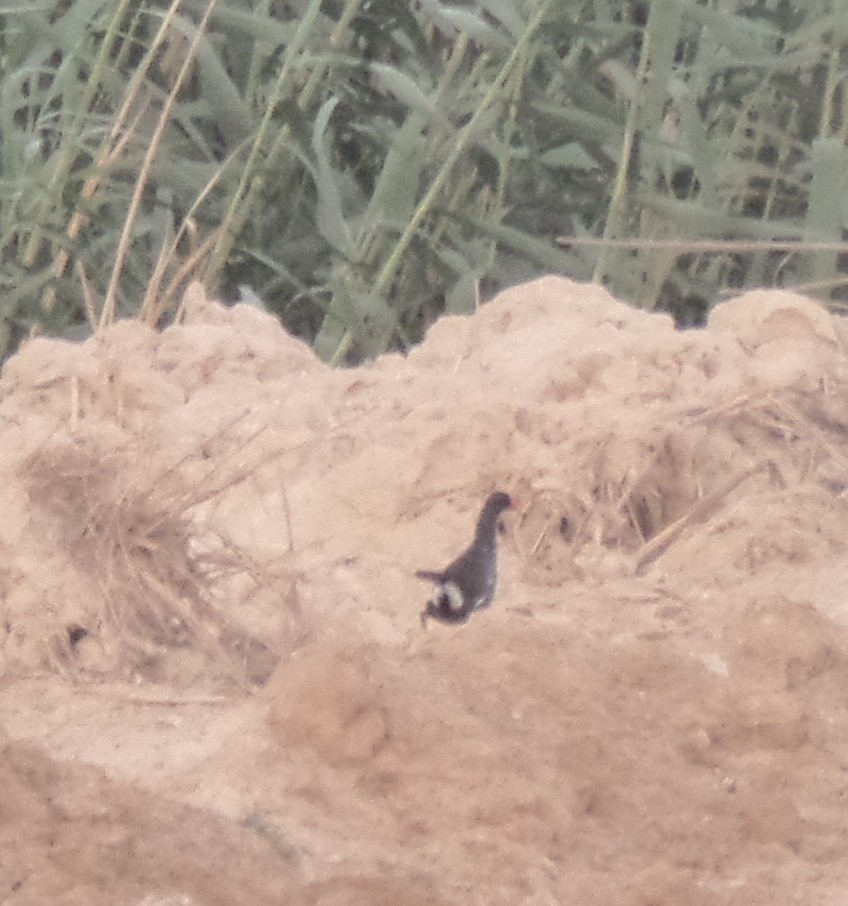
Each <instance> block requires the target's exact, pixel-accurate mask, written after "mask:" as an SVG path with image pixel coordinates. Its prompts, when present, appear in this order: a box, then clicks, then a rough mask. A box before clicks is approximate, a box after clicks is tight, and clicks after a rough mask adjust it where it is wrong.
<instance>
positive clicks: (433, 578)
mask: <svg viewBox="0 0 848 906" xmlns="http://www.w3.org/2000/svg"><path fill="white" fill-rule="evenodd" d="M415 577H416V579H426V580H427V581H428V582H441V581H442V580H443V579H444V576H443V575H442V574H441V573H437V572H433V571H432V570H429V569H417V570H416V571H415Z"/></svg>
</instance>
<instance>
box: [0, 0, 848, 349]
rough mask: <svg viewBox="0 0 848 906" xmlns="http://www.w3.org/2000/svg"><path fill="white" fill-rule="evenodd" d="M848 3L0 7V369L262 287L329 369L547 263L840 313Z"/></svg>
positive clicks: (648, 298)
mask: <svg viewBox="0 0 848 906" xmlns="http://www.w3.org/2000/svg"><path fill="white" fill-rule="evenodd" d="M846 62H848V0H829V2H825V0H810V2H808V3H805V4H793V3H790V2H788V0H752V2H751V0H746V2H742V0H653V2H647V0H642V2H635V0H633V2H629V0H477V2H470V0H469V2H463V0H453V2H452V3H451V4H448V3H441V2H439V0H417V2H413V0H287V2H286V0H217V2H216V0H173V2H172V3H171V4H170V5H169V6H168V5H166V4H165V3H163V2H158V3H157V2H154V0H142V2H131V0H60V2H54V0H50V2H47V0H44V2H40V0H31V2H19V3H14V2H11V3H7V4H5V5H4V6H3V7H2V8H0V66H2V102H0V256H1V257H2V268H0V279H2V287H0V355H7V354H8V353H9V352H10V351H11V350H12V349H14V347H15V345H16V343H17V342H18V341H19V340H20V338H21V337H22V336H25V335H27V334H28V333H29V332H30V331H32V330H33V329H38V330H44V331H47V332H51V333H57V334H67V335H76V333H78V332H80V331H82V330H85V329H96V328H97V327H98V325H103V324H108V323H110V322H111V321H112V320H113V319H114V318H116V317H122V316H128V315H137V316H138V317H141V318H143V319H144V320H145V321H147V322H148V323H150V324H163V323H167V322H168V321H169V320H170V319H172V318H174V317H175V316H177V315H178V311H179V301H180V298H181V295H182V292H183V290H184V288H185V286H186V285H187V283H188V282H189V281H190V280H193V279H199V280H201V281H202V282H203V283H204V285H205V286H206V288H207V290H208V291H209V292H210V293H218V294H221V295H222V296H223V297H224V298H235V297H236V296H237V287H238V286H240V285H247V286H250V287H252V289H253V290H254V291H255V292H256V293H257V294H258V295H259V297H261V299H262V300H263V301H264V302H265V304H266V305H267V307H268V308H269V309H271V310H273V311H274V312H276V313H278V314H279V315H280V317H281V318H282V319H283V321H284V323H285V324H286V325H287V327H288V328H289V329H290V330H291V331H293V332H295V333H297V334H299V335H300V336H303V337H304V338H306V339H307V340H308V341H309V342H310V343H312V344H313V346H314V347H315V349H316V350H317V352H318V353H319V354H320V355H321V356H322V357H324V358H325V359H327V360H328V361H332V362H346V361H357V360H361V359H363V358H366V357H368V356H372V355H375V354H377V353H379V352H382V351H384V350H386V349H390V348H395V349H397V348H401V349H402V348H406V347H408V346H409V345H410V344H411V343H414V342H416V341H417V340H418V339H420V337H421V334H422V332H423V330H424V329H425V328H426V326H427V325H428V324H429V323H431V322H432V320H433V319H435V318H436V317H438V315H439V314H441V313H442V312H445V311H448V312H467V311H471V310H473V308H474V306H475V305H476V304H477V301H478V300H479V298H480V297H481V295H482V296H483V297H488V296H489V295H490V294H491V293H492V292H493V291H495V290H497V289H500V288H502V287H503V286H506V285H509V284H510V283H514V282H517V281H521V280H525V279H528V278H530V277H532V276H534V275H537V274H540V273H550V272H553V273H560V274H564V275H568V276H571V277H574V278H576V279H580V280H591V279H593V280H597V281H601V282H603V283H605V284H606V285H608V286H609V287H610V289H611V290H612V291H613V292H615V293H616V294H618V295H619V296H621V297H622V298H625V299H628V300H630V301H632V302H633V303H634V304H637V305H640V306H643V307H646V308H662V309H666V310H670V311H673V312H674V313H675V315H676V317H677V318H678V320H679V321H680V322H681V323H693V322H696V321H698V320H699V319H700V318H702V317H703V315H704V313H705V311H706V310H707V309H708V307H709V305H710V304H712V303H713V302H714V301H716V300H717V299H718V298H719V297H720V294H721V293H722V292H723V291H724V290H727V289H739V288H744V287H748V286H755V285H756V286H759V285H780V286H796V287H801V288H803V289H804V290H805V291H807V292H811V293H814V294H816V295H818V296H819V297H820V298H822V299H824V300H826V301H828V302H830V303H834V302H837V301H839V300H840V299H842V298H844V295H845V294H844V283H845V280H844V278H843V276H842V275H841V263H842V256H844V255H845V253H846V250H848V246H845V245H843V244H842V234H843V224H844V221H845V213H844V207H845V206H844V203H843V198H845V197H848V193H846V192H845V186H844V183H845V173H846V150H845V142H846V129H848V116H846V110H848V98H846V90H845V75H846V69H845V67H846Z"/></svg>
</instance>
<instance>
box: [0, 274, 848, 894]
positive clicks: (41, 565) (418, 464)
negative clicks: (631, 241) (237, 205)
mask: <svg viewBox="0 0 848 906" xmlns="http://www.w3.org/2000/svg"><path fill="white" fill-rule="evenodd" d="M847 340H848V334H846V329H845V326H844V325H843V322H842V321H841V320H839V319H838V318H835V317H832V316H831V315H829V314H828V313H827V312H826V311H824V310H823V309H821V308H819V307H818V306H816V305H815V304H814V303H812V302H810V301H808V300H805V299H803V298H800V297H797V296H792V295H788V294H781V293H773V292H769V293H766V292H760V293H751V294H749V295H747V296H744V297H742V298H740V299H736V300H732V301H730V302H726V303H723V304H721V305H719V306H717V307H716V308H715V310H714V311H713V314H712V316H711V318H710V322H709V324H708V326H707V327H706V328H705V329H704V330H699V331H689V332H679V331H675V329H674V327H673V325H672V323H671V321H670V320H669V319H668V318H667V317H665V316H662V315H653V314H647V313H643V312H637V311H633V310H630V309H629V308H627V307H626V306H624V305H622V304H619V303H618V302H616V301H614V300H613V299H611V298H610V297H609V296H608V295H607V294H606V293H605V292H604V291H602V290H600V289H598V288H593V287H586V286H580V285H577V284H574V283H571V282H569V281H566V280H562V279H555V278H548V279H544V280H539V281H537V282H534V283H531V284H528V285H525V286H521V287H516V288H514V289H512V290H510V291H508V292H506V293H504V294H502V295H501V296H500V297H498V298H497V299H496V300H494V301H493V302H492V303H491V304H489V305H487V306H485V307H484V308H482V309H481V310H480V311H479V312H478V313H477V314H476V315H475V316H474V317H470V318H445V319H444V320H442V321H441V322H439V323H438V324H437V325H436V326H435V327H434V328H433V329H432V330H431V331H430V332H429V334H428V336H427V339H426V341H425V342H424V344H423V345H422V346H421V347H419V348H417V349H415V350H413V351H412V352H411V353H410V355H409V356H408V357H406V358H403V357H400V356H395V355H390V356H384V357H382V358H381V359H379V360H378V361H376V362H374V363H372V364H370V365H367V366H364V367H361V368H357V369H352V370H348V371H332V370H330V369H329V368H327V367H325V366H324V365H323V364H322V363H320V362H319V361H318V360H316V359H315V357H314V356H313V355H312V353H311V352H310V351H309V350H308V349H307V348H306V347H304V346H303V344H301V343H299V342H298V341H296V340H294V339H292V338H291V337H289V336H287V335H286V334H285V333H283V331H282V330H281V329H280V327H279V326H278V325H277V324H276V322H274V321H273V320H272V319H271V318H270V317H268V316H267V315H265V314H264V313H262V312H261V311H258V310H256V309H253V308H249V307H247V306H237V307H235V308H233V309H226V308H223V307H221V306H219V305H217V304H216V303H214V302H210V301H207V300H205V299H204V298H203V295H202V293H201V292H200V291H199V290H198V289H197V288H193V289H192V291H191V293H190V298H189V299H188V303H187V306H186V314H185V318H184V321H183V323H181V324H179V325H178V326H174V327H171V328H169V329H167V330H165V331H164V332H163V333H161V334H157V333H154V332H152V331H149V330H147V329H146V328H144V327H143V326H141V325H139V324H136V323H121V324H118V325H116V326H115V327H113V328H111V329H109V330H107V331H105V332H104V333H103V334H101V335H99V336H98V337H96V338H93V339H91V340H89V341H87V342H86V343H84V344H81V345H75V344H70V343H65V342H61V341H57V340H47V339H34V340H31V341H30V342H28V343H27V344H26V345H25V347H24V348H23V349H22V350H21V352H20V353H19V354H18V355H17V356H15V357H14V358H13V359H11V360H10V361H9V362H8V363H7V364H6V366H5V368H4V369H3V372H2V379H1V380H0V438H2V440H1V441H0V476H2V486H0V513H2V515H3V518H2V519H0V617H2V620H1V621H0V749H2V753H3V755H2V759H0V903H3V904H8V906H23V904H44V903H51V904H68V906H71V904H73V906H76V904H80V906H82V904H86V906H92V904H110V906H111V904H115V903H122V904H139V906H141V904H144V906H177V904H181V906H200V904H204V906H205V904H230V903H246V904H260V906H261V904H266V903H267V904H272V903H273V904H277V903H282V904H288V903H291V904H321V906H347V904H378V906H380V904H385V906H389V904H422V906H424V904H433V906H441V904H518V903H522V904H523V903H527V904H561V903H580V904H587V906H593V904H599V906H600V904H617V906H619V904H620V906H654V904H657V906H659V904H675V906H689V904H705V906H713V904H740V906H741V904H746V906H747V904H773V906H781V904H789V903H792V904H834V906H835V904H840V906H841V904H843V903H844V902H845V899H846V896H848V855H846V851H848V707H846V706H848V602H846V587H848V558H846V547H848V501H846V494H848V449H847V448H846V439H848V342H846V341H847ZM496 488H497V489H502V490H505V491H508V492H509V493H510V494H511V495H512V496H513V498H514V499H515V501H516V504H517V505H516V507H515V509H514V510H513V511H511V512H509V513H506V514H505V515H504V518H503V532H502V535H501V539H500V566H501V581H500V586H499V590H498V596H497V599H496V601H495V604H494V605H493V607H491V608H489V609H488V610H486V611H482V612H480V613H479V614H476V615H475V616H474V617H473V618H472V620H471V621H470V622H469V623H467V624H466V625H464V626H458V627H451V626H443V625H440V624H437V623H433V622H431V623H429V624H428V626H427V628H422V626H421V624H420V622H419V618H418V616H419V612H420V610H421V608H422V606H423V604H424V601H425V600H426V597H427V594H428V589H427V587H426V585H424V584H423V583H421V582H419V581H418V580H416V579H415V578H414V577H413V575H412V574H413V573H414V571H415V570H416V569H420V568H433V567H438V566H441V565H443V564H445V563H447V562H448V560H450V559H451V558H452V557H453V556H454V555H455V554H456V553H458V552H459V551H460V550H461V549H462V548H463V547H464V546H465V544H466V543H467V542H468V540H469V539H470V534H471V531H472V529H473V524H474V520H475V518H476V515H477V512H478V510H479V508H480V506H481V504H482V502H483V500H484V499H485V497H486V495H487V494H488V493H489V492H490V491H492V490H494V489H496Z"/></svg>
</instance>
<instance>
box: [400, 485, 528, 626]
mask: <svg viewBox="0 0 848 906" xmlns="http://www.w3.org/2000/svg"><path fill="white" fill-rule="evenodd" d="M511 506H512V500H511V498H510V496H509V494H505V493H504V492H503V491H495V492H494V493H492V494H490V495H489V497H488V499H487V500H486V503H485V505H484V506H483V510H482V512H481V513H480V516H479V518H478V520H477V530H476V531H475V533H474V540H473V541H472V542H471V545H470V547H468V549H467V550H465V551H463V553H461V554H460V555H459V556H458V557H457V558H456V560H454V561H453V563H451V564H450V566H447V567H445V569H444V570H442V571H436V570H429V569H421V570H417V571H416V573H415V576H416V578H418V579H426V580H428V581H430V582H432V583H433V584H434V592H433V596H432V598H431V599H430V600H429V601H428V602H427V606H426V607H425V608H424V610H422V611H421V625H422V626H426V625H427V619H428V618H430V617H432V618H433V619H434V620H439V621H440V622H442V623H465V622H467V620H468V619H469V617H470V616H471V614H472V613H473V612H474V611H475V610H479V609H480V608H482V607H488V606H489V605H490V604H491V603H492V599H493V598H494V597H495V589H496V587H497V583H498V562H497V536H496V532H497V527H498V517H499V516H500V514H501V513H502V512H503V511H504V510H506V509H509V508H510V507H511Z"/></svg>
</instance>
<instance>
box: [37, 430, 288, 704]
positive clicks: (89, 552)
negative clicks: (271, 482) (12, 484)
mask: <svg viewBox="0 0 848 906" xmlns="http://www.w3.org/2000/svg"><path fill="white" fill-rule="evenodd" d="M150 452H152V451H145V450H144V448H143V441H141V440H137V441H135V442H133V443H132V444H131V445H127V446H125V447H122V448H117V449H116V448H115V447H114V446H112V447H111V448H109V449H105V447H104V442H103V440H102V439H101V438H99V437H97V436H95V435H93V434H92V435H89V436H86V435H84V434H81V433H77V434H75V435H74V436H69V437H66V438H63V439H60V440H53V441H51V442H50V443H49V444H47V445H45V446H44V447H43V448H42V449H40V450H39V451H38V453H37V454H36V455H35V456H33V457H31V458H30V459H29V461H28V462H26V463H25V464H24V465H23V467H22V478H23V480H24V481H25V483H26V486H27V488H28V492H29V495H30V499H31V502H32V504H33V506H34V507H37V508H40V509H41V511H42V512H43V513H44V514H45V515H46V516H47V517H48V519H47V524H48V525H51V526H53V527H54V530H55V533H56V534H55V537H54V538H51V539H50V540H51V542H52V544H53V545H55V546H58V547H60V548H61V549H63V550H64V551H65V554H66V555H67V558H68V560H69V561H70V563H71V564H72V566H73V568H74V572H75V573H76V576H77V577H78V578H79V579H80V580H81V584H82V585H83V586H84V587H85V588H87V589H89V591H90V594H89V595H88V600H87V602H86V604H85V605H84V606H83V608H82V615H81V617H80V618H78V619H77V620H76V622H75V623H74V626H73V627H69V626H65V625H61V626H57V627H56V629H55V631H54V632H53V634H52V638H50V639H49V640H47V643H48V644H49V645H50V648H51V652H52V654H51V657H50V661H51V663H52V664H53V666H54V667H55V668H57V669H61V670H63V671H66V672H70V673H77V674H79V675H82V674H83V673H88V674H95V675H98V676H105V675H109V676H113V677H114V676H115V674H118V675H121V676H123V677H124V678H126V677H127V676H128V675H129V676H130V677H132V678H133V679H139V678H143V679H164V678H166V677H167V679H168V681H169V682H174V681H177V682H179V677H175V676H174V675H173V670H174V665H175V664H176V665H179V667H178V672H179V671H182V679H183V680H185V679H191V680H195V679H197V678H198V674H199V675H200V676H201V677H202V676H203V675H208V676H210V677H214V678H215V679H216V680H220V679H223V680H225V681H226V682H227V683H229V684H233V683H235V684H237V685H238V686H241V687H248V686H251V685H254V684H256V683H261V682H264V680H265V679H267V677H268V675H270V672H271V670H272V669H273V666H274V664H275V662H276V657H275V655H274V653H273V652H271V651H270V650H269V649H268V648H267V647H266V646H265V644H264V643H263V642H262V641H260V640H259V639H258V638H256V637H254V636H252V635H251V634H250V633H248V632H247V631H245V629H244V628H243V627H241V626H239V625H238V624H237V623H235V622H234V621H233V619H232V618H231V617H230V616H229V615H228V613H227V610H226V608H224V607H222V606H221V605H222V599H223V597H224V592H225V588H226V586H227V585H228V584H231V583H232V581H233V579H234V578H236V579H240V580H241V582H242V584H243V585H247V586H248V587H252V588H260V587H261V586H262V585H263V580H265V579H267V577H265V576H263V575H262V570H261V568H260V567H258V566H257V565H256V564H255V563H253V562H252V561H251V560H250V558H249V557H248V556H247V555H246V554H245V553H244V552H242V551H240V550H238V549H236V548H234V547H233V545H232V544H231V543H229V542H228V541H226V539H224V538H221V537H220V536H217V535H214V534H212V533H210V532H209V530H208V529H201V528H200V527H199V526H198V525H197V524H196V521H195V520H194V519H193V517H192V509H193V508H194V507H196V506H197V504H198V503H200V502H202V501H204V500H208V499H209V498H210V497H211V496H213V495H214V494H218V493H221V492H222V491H224V490H226V488H227V487H231V486H232V484H233V483H234V482H236V481H238V480H240V479H239V478H233V479H231V480H229V481H221V480H220V478H219V479H218V480H217V481H216V483H215V486H214V487H212V486H210V482H209V481H204V480H201V481H199V482H192V483H190V480H189V478H188V476H187V472H186V470H185V469H180V468H179V467H172V468H169V469H168V470H166V471H163V472H160V473H158V474H149V473H145V471H144V469H143V467H140V466H139V463H144V462H146V461H155V460H154V459H153V458H152V457H149V456H146V453H150ZM210 474H211V473H210ZM245 579H246V580H247V581H246V582H245V581H244V580H245ZM86 639H87V640H89V641H90V642H91V643H93V649H94V650H95V651H96V652H97V655H96V656H95V658H94V663H92V662H91V658H90V657H89V659H88V660H87V661H86V662H83V661H82V660H81V659H80V658H75V657H74V655H75V654H76V653H77V652H76V648H77V646H78V645H79V644H80V643H81V642H82V641H83V640H86ZM186 669H188V671H189V672H190V673H193V674H195V675H194V676H190V677H186V676H185V672H186Z"/></svg>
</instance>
